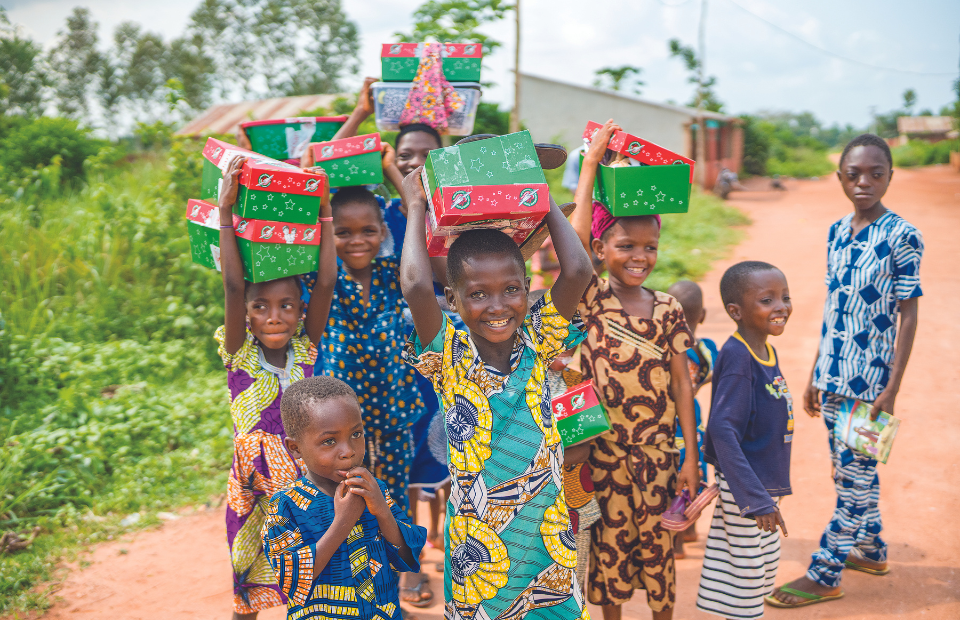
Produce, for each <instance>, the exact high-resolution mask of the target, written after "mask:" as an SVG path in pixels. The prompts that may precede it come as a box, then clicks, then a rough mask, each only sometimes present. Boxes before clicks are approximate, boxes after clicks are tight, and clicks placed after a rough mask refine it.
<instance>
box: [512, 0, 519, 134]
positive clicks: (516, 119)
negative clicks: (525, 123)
mask: <svg viewBox="0 0 960 620" xmlns="http://www.w3.org/2000/svg"><path fill="white" fill-rule="evenodd" d="M514 2H515V6H514V9H513V15H514V17H515V18H516V21H515V23H516V31H517V32H516V34H517V36H516V41H515V44H516V48H515V49H514V55H513V110H511V111H510V133H514V132H516V131H520V0H514Z"/></svg>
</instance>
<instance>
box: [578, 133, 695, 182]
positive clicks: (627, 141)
mask: <svg viewBox="0 0 960 620" xmlns="http://www.w3.org/2000/svg"><path fill="white" fill-rule="evenodd" d="M601 127H603V124H602V123H597V122H594V121H588V122H587V128H586V129H584V130H583V139H584V140H587V141H588V142H589V141H592V140H593V136H594V135H596V133H597V132H598V131H600V128H601ZM607 148H608V149H610V150H611V151H614V152H616V153H622V154H624V155H626V156H627V157H629V158H631V159H635V160H637V161H638V162H640V163H642V164H647V165H648V166H669V165H673V164H689V165H690V182H691V183H693V166H694V164H695V163H696V162H694V161H693V160H692V159H690V158H689V157H684V156H683V155H678V154H677V153H674V152H673V151H670V150H668V149H665V148H663V147H662V146H659V145H657V144H654V143H653V142H650V141H649V140H644V139H643V138H638V137H637V136H634V135H632V134H629V133H627V132H625V131H615V132H613V135H612V136H610V142H609V143H608V144H607Z"/></svg>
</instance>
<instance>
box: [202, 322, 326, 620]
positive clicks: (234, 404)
mask: <svg viewBox="0 0 960 620" xmlns="http://www.w3.org/2000/svg"><path fill="white" fill-rule="evenodd" d="M224 333H225V332H224V328H223V327H222V326H221V327H219V328H218V329H217V333H216V334H215V336H214V337H215V338H216V339H217V342H219V343H220V349H219V353H220V357H222V358H223V365H224V366H225V367H226V369H227V383H228V385H229V387H230V415H231V417H232V418H233V435H234V436H233V467H231V468H230V478H229V479H228V480H227V544H229V545H230V563H231V565H232V566H233V607H234V610H235V611H236V612H237V613H239V614H249V613H253V612H255V611H260V610H262V609H267V608H269V607H276V606H277V605H283V604H285V603H286V602H287V599H286V597H285V596H284V595H283V593H282V592H281V591H280V589H279V588H278V587H277V582H276V579H275V578H274V576H273V569H272V568H270V564H269V563H268V562H267V559H266V558H265V557H264V555H263V541H262V540H261V538H260V530H261V528H262V526H263V522H264V518H265V516H266V505H267V503H268V502H269V500H270V496H271V495H273V494H274V493H276V492H277V491H279V490H280V489H282V488H284V487H286V486H289V485H290V484H291V483H293V482H294V481H295V480H296V479H297V478H299V477H300V476H301V475H302V474H303V473H304V471H306V470H304V469H303V467H302V463H300V462H299V461H297V460H294V458H293V456H291V455H290V453H289V452H288V451H287V448H286V446H284V445H283V437H284V432H283V422H282V421H281V420H280V397H281V396H283V388H284V387H285V386H287V385H290V384H291V383H293V382H295V381H299V380H300V379H303V378H304V377H311V376H313V364H314V362H315V361H316V359H317V349H316V347H315V346H313V343H312V342H310V338H309V337H308V336H307V335H306V332H305V331H304V327H303V323H302V322H301V323H300V325H299V327H298V329H297V335H296V336H294V337H293V338H291V339H290V344H289V345H288V349H287V364H286V366H285V367H284V368H275V367H273V366H271V365H270V364H269V363H267V362H266V360H264V359H263V353H262V352H261V351H260V347H259V346H257V341H256V338H254V336H253V334H252V333H251V332H250V330H249V329H247V335H246V338H245V339H244V341H243V345H242V346H241V347H240V350H239V351H237V352H236V353H234V354H233V355H230V354H229V353H227V352H226V349H224V346H223V342H224Z"/></svg>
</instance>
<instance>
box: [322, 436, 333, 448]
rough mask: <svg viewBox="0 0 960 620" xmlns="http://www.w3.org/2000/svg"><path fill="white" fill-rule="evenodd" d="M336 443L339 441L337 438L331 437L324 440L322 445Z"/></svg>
mask: <svg viewBox="0 0 960 620" xmlns="http://www.w3.org/2000/svg"><path fill="white" fill-rule="evenodd" d="M336 443H337V440H336V439H334V438H333V437H331V438H330V439H325V440H323V441H322V442H321V443H320V445H321V446H333V445H335V444H336Z"/></svg>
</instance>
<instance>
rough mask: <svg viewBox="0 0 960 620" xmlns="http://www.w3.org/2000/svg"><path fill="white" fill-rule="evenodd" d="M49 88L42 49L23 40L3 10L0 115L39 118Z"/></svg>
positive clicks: (0, 20)
mask: <svg viewBox="0 0 960 620" xmlns="http://www.w3.org/2000/svg"><path fill="white" fill-rule="evenodd" d="M47 84H48V78H47V75H46V72H45V67H44V62H43V54H42V51H41V49H40V46H39V45H37V44H36V43H34V42H33V41H31V40H30V39H27V38H24V37H22V36H20V27H19V26H15V25H13V24H11V23H10V19H9V18H8V17H7V12H6V10H5V9H4V8H3V7H0V113H2V114H20V115H24V116H31V117H32V116H40V115H41V114H42V113H43V89H44V87H45V86H46V85H47Z"/></svg>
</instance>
